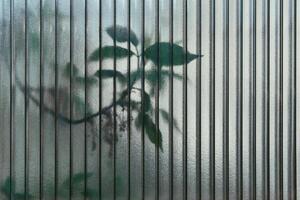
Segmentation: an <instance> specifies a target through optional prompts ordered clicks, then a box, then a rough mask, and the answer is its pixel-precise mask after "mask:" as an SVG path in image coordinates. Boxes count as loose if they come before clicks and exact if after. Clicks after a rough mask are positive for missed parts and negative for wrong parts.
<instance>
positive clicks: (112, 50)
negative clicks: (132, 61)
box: [89, 46, 135, 61]
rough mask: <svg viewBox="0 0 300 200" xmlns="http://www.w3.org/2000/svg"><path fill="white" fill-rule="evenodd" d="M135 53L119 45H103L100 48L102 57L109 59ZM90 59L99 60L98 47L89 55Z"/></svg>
mask: <svg viewBox="0 0 300 200" xmlns="http://www.w3.org/2000/svg"><path fill="white" fill-rule="evenodd" d="M132 55H135V54H134V53H133V52H132V51H129V50H128V49H125V48H123V47H120V46H105V47H103V48H102V49H101V56H102V59H103V60H104V59H110V58H116V59H121V58H126V57H128V56H129V57H131V56H132ZM89 60H90V61H97V60H99V48H98V49H96V50H95V51H94V52H93V53H92V54H91V55H90V57H89Z"/></svg>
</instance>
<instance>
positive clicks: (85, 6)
mask: <svg viewBox="0 0 300 200" xmlns="http://www.w3.org/2000/svg"><path fill="white" fill-rule="evenodd" d="M84 15H85V16H84V82H85V83H84V118H87V103H88V102H87V100H88V98H87V75H88V74H87V72H88V71H87V65H88V59H87V56H88V55H87V50H88V44H87V37H88V31H87V28H88V1H87V0H85V2H84ZM84 199H87V122H86V120H85V121H84Z"/></svg>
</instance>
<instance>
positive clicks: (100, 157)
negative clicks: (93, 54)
mask: <svg viewBox="0 0 300 200" xmlns="http://www.w3.org/2000/svg"><path fill="white" fill-rule="evenodd" d="M101 49H102V0H99V72H100V73H99V74H101V70H102V51H101ZM98 92H99V112H100V111H101V109H102V76H99V90H98ZM101 119H102V115H101V114H100V115H99V152H98V154H99V169H98V171H99V188H98V189H99V199H102V120H101Z"/></svg>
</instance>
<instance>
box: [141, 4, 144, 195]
mask: <svg viewBox="0 0 300 200" xmlns="http://www.w3.org/2000/svg"><path fill="white" fill-rule="evenodd" d="M144 50H145V0H142V48H141V52H142V53H141V54H142V64H141V65H142V66H141V68H142V72H141V74H142V76H141V77H142V78H141V90H142V95H141V113H142V116H143V117H142V129H141V130H142V142H141V143H142V177H141V178H142V200H144V199H145V130H144V129H145V126H144V121H145V120H144V110H145V109H144V93H145V56H144Z"/></svg>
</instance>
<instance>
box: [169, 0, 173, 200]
mask: <svg viewBox="0 0 300 200" xmlns="http://www.w3.org/2000/svg"><path fill="white" fill-rule="evenodd" d="M169 15H170V17H169V20H170V21H169V24H170V31H169V34H170V35H169V40H170V44H171V45H170V61H171V62H170V63H171V66H170V68H169V74H170V75H169V81H170V82H169V118H170V123H169V167H170V168H169V192H170V194H169V199H170V200H173V198H174V197H173V196H174V184H173V179H174V177H173V176H174V175H173V173H174V166H173V165H174V154H173V152H174V144H173V143H174V139H173V138H174V137H173V125H174V121H173V119H174V113H173V103H174V100H173V91H174V86H173V60H174V58H173V57H174V55H173V43H174V23H173V19H174V0H170V8H169Z"/></svg>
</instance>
